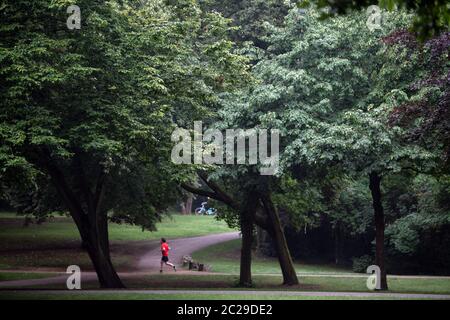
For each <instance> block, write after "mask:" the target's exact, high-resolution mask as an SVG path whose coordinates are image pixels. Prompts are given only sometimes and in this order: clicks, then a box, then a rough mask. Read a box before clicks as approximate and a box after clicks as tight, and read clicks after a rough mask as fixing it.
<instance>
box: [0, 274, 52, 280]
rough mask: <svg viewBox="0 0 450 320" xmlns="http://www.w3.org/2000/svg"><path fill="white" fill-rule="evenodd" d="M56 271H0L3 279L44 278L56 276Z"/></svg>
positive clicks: (0, 277) (0, 278)
mask: <svg viewBox="0 0 450 320" xmlns="http://www.w3.org/2000/svg"><path fill="white" fill-rule="evenodd" d="M57 275H58V274H55V273H41V272H0V282H1V281H13V280H28V279H44V278H51V277H56V276H57Z"/></svg>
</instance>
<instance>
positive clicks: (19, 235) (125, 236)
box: [0, 215, 233, 249]
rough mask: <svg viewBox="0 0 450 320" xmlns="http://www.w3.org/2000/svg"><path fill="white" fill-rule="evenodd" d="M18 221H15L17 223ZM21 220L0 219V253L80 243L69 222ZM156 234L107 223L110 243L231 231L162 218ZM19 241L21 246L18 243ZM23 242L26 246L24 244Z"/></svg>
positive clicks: (207, 221)
mask: <svg viewBox="0 0 450 320" xmlns="http://www.w3.org/2000/svg"><path fill="white" fill-rule="evenodd" d="M16 220H17V221H16ZM21 221H23V218H20V219H11V218H6V219H3V218H2V217H0V241H1V249H5V248H8V246H9V247H20V248H23V246H24V245H27V244H28V245H30V244H33V243H35V240H36V239H37V238H39V242H41V243H42V242H43V243H49V244H54V243H58V242H59V241H63V240H64V241H79V239H80V236H79V234H78V230H77V229H76V227H75V224H74V223H73V222H72V220H71V219H70V218H57V219H52V221H50V222H47V223H43V224H40V225H37V224H32V225H29V226H27V227H24V226H23V223H21ZM156 227H157V231H154V232H150V231H142V228H140V227H138V226H130V225H126V224H115V223H110V225H109V235H110V240H111V241H137V240H155V239H159V238H161V237H163V236H164V237H167V238H172V239H173V238H184V237H193V236H201V235H207V234H212V233H222V232H230V231H233V230H231V229H230V228H228V226H227V225H226V223H225V222H223V221H217V220H215V219H214V218H213V217H210V216H193V215H173V216H169V217H165V218H164V219H163V220H162V222H160V223H158V224H157V225H156ZM17 241H21V243H17ZM24 242H25V243H24Z"/></svg>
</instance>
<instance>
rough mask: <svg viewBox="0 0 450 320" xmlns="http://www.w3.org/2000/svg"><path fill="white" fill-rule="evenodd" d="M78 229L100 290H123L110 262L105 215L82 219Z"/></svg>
mask: <svg viewBox="0 0 450 320" xmlns="http://www.w3.org/2000/svg"><path fill="white" fill-rule="evenodd" d="M72 216H73V215H72ZM74 220H75V219H74ZM77 226H78V223H77ZM78 229H79V231H80V235H81V238H82V240H83V243H84V244H85V245H86V251H87V253H88V255H89V257H90V259H91V261H92V264H93V266H94V269H95V272H96V273H97V278H98V281H99V283H100V286H101V287H102V288H124V287H125V286H124V285H123V283H122V281H121V280H120V278H119V276H118V274H117V272H116V270H115V269H114V266H113V264H112V262H111V256H110V250H109V238H108V221H107V216H106V213H100V214H94V216H89V217H87V218H85V219H82V221H81V225H80V226H79V228H78Z"/></svg>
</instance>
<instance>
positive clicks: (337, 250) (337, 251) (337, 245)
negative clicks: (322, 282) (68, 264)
mask: <svg viewBox="0 0 450 320" xmlns="http://www.w3.org/2000/svg"><path fill="white" fill-rule="evenodd" d="M340 262H341V224H340V222H339V221H338V222H336V225H335V227H334V263H335V264H336V265H338V264H339V263H340Z"/></svg>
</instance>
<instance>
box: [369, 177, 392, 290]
mask: <svg viewBox="0 0 450 320" xmlns="http://www.w3.org/2000/svg"><path fill="white" fill-rule="evenodd" d="M369 188H370V191H371V193H372V205H373V212H374V218H375V242H376V248H375V263H376V265H377V266H378V267H379V268H380V272H381V274H380V277H381V279H380V284H381V290H387V289H388V285H387V275H386V265H385V259H384V258H385V257H384V227H385V226H384V210H383V204H382V202H381V176H380V175H379V174H378V173H377V172H371V173H370V174H369Z"/></svg>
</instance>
